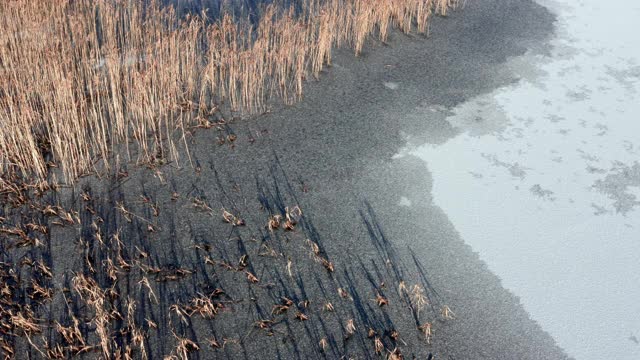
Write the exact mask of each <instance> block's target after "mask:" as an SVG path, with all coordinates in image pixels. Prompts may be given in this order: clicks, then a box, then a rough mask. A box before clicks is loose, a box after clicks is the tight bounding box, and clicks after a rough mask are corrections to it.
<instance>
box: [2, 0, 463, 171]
mask: <svg viewBox="0 0 640 360" xmlns="http://www.w3.org/2000/svg"><path fill="white" fill-rule="evenodd" d="M455 5H457V0H304V1H303V2H302V7H301V10H298V11H294V9H293V8H290V9H283V8H282V7H279V6H278V5H273V4H270V5H267V6H266V7H264V8H263V9H262V11H261V17H260V19H259V20H258V21H257V23H251V22H250V21H249V20H247V19H237V18H233V17H232V16H231V15H229V14H226V15H221V17H220V18H219V19H218V20H216V21H211V19H208V18H207V16H206V13H203V14H202V15H200V16H195V15H190V16H186V17H182V18H181V17H180V16H178V15H177V14H176V11H175V10H174V9H173V8H172V7H163V6H161V5H160V2H159V0H150V1H146V2H141V1H128V2H121V1H111V0H78V1H71V0H51V1H40V0H13V1H9V2H3V3H2V4H0V169H1V171H2V173H8V172H19V173H21V174H22V175H23V176H24V177H26V178H35V179H44V178H46V175H47V169H48V167H50V166H52V165H53V163H52V162H51V161H50V160H51V159H53V160H54V161H55V163H56V165H59V166H60V167H61V169H62V171H63V175H64V177H65V180H67V181H73V180H74V179H76V178H77V177H79V176H81V175H83V174H86V173H88V172H92V171H94V170H95V169H96V166H98V165H97V164H96V163H97V161H98V160H100V162H101V166H102V167H103V168H105V169H109V168H111V167H113V166H114V164H111V163H110V155H112V154H113V153H114V152H120V151H124V153H126V155H127V157H128V159H129V160H135V161H137V162H139V163H151V164H156V163H157V162H158V161H160V162H165V161H167V160H178V159H179V156H178V151H177V145H176V143H175V141H176V139H182V141H184V142H185V145H186V139H185V133H187V132H188V131H189V128H190V127H192V126H194V125H197V124H198V121H199V120H198V119H202V118H203V117H206V116H211V115H212V114H213V112H215V111H216V109H217V104H219V103H221V102H225V103H226V104H228V105H229V106H230V108H231V110H234V111H239V112H243V113H247V114H252V113H258V112H260V111H263V110H264V109H265V106H266V101H268V100H269V99H272V98H280V99H281V100H282V101H284V102H285V103H287V104H291V103H293V102H295V101H297V100H299V99H300V97H301V96H302V85H303V82H304V80H305V79H306V78H307V75H308V73H311V74H312V75H313V76H314V77H316V78H317V77H318V76H319V74H320V72H321V70H322V68H323V66H324V65H325V64H329V63H330V62H331V51H332V48H334V47H339V46H343V45H349V46H351V47H352V48H353V49H354V51H355V53H356V54H359V53H361V51H362V48H363V46H364V44H365V41H366V39H367V38H368V36H370V35H371V34H377V36H378V37H379V38H380V39H381V40H382V41H384V40H386V39H387V35H388V30H389V28H390V27H391V26H393V27H397V28H399V29H400V30H401V31H403V32H409V31H412V30H413V29H414V28H415V29H416V30H417V31H418V32H422V33H424V32H426V31H427V30H428V19H429V16H430V15H431V14H432V12H436V13H439V14H442V15H445V14H446V13H447V10H448V9H449V8H450V7H452V6H455ZM117 145H121V146H122V148H120V147H117Z"/></svg>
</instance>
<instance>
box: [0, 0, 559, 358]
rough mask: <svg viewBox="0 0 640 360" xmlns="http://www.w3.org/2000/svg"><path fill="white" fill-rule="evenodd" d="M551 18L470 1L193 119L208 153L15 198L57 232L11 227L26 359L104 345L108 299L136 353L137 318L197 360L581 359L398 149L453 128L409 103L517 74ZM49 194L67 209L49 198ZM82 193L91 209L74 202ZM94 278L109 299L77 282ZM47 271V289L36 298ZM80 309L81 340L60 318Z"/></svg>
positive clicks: (196, 139)
mask: <svg viewBox="0 0 640 360" xmlns="http://www.w3.org/2000/svg"><path fill="white" fill-rule="evenodd" d="M552 31H553V17H552V15H551V14H550V13H549V12H547V11H546V10H545V9H544V8H542V7H540V6H539V5H536V4H535V3H533V2H532V1H524V0H522V1H519V0H512V1H501V0H483V1H469V2H468V4H467V6H466V8H465V9H463V10H460V11H457V12H455V13H452V15H451V16H450V17H448V18H437V19H434V21H433V23H432V31H431V34H430V36H429V38H428V39H424V38H423V37H412V36H405V35H400V34H394V35H393V36H392V38H391V39H390V42H389V44H388V45H385V44H371V45H370V46H369V47H368V50H367V52H366V53H365V54H363V55H362V56H361V57H360V58H354V57H353V56H352V55H351V54H350V53H349V52H348V51H338V53H337V56H336V58H335V60H334V66H333V67H331V68H330V69H329V70H328V71H327V72H326V73H325V74H324V75H323V77H322V80H321V81H320V82H319V83H310V84H308V86H307V90H306V94H305V99H304V100H303V101H302V102H301V103H299V104H296V105H295V106H291V107H276V108H274V109H273V110H272V111H271V112H270V113H268V114H265V115H262V116H259V117H257V118H249V119H235V120H232V121H228V122H227V123H226V124H224V125H221V126H220V129H218V130H216V129H209V130H197V131H196V132H195V133H194V136H193V137H192V138H190V140H189V141H190V143H191V144H190V152H191V158H192V160H193V164H194V167H191V166H189V165H187V164H184V165H183V166H181V167H177V166H175V164H168V165H165V166H163V167H160V168H157V169H149V168H136V167H134V166H128V168H126V167H123V168H122V169H121V170H120V171H118V174H114V176H113V177H111V178H103V179H96V178H93V177H87V178H84V179H81V181H80V182H79V184H77V186H76V187H75V189H71V188H62V189H60V190H59V191H58V192H57V193H54V192H49V193H47V194H46V195H44V196H43V197H42V198H41V199H39V200H36V202H37V203H39V205H37V206H36V207H35V208H31V209H28V208H21V209H13V210H11V209H9V206H8V205H7V206H5V208H4V210H3V212H4V214H0V215H1V216H4V217H6V220H5V221H4V224H3V226H4V227H5V228H6V229H12V228H15V226H16V225H17V224H18V223H23V224H26V223H29V222H31V223H37V224H45V225H46V226H47V227H48V229H49V230H48V231H47V233H46V234H42V233H40V232H39V230H40V229H38V228H37V227H35V226H32V227H31V228H28V227H25V233H26V234H27V238H30V239H33V238H39V239H40V240H41V242H42V245H40V246H33V244H20V239H21V238H20V236H16V235H10V234H6V233H3V234H0V236H2V250H3V251H2V259H0V261H1V262H2V269H1V270H2V273H1V275H2V276H3V283H4V284H8V286H9V288H10V289H11V290H10V291H8V292H3V300H2V303H3V306H7V307H10V306H12V305H11V304H12V303H18V302H21V303H22V304H23V306H22V308H15V309H13V312H11V313H12V314H18V313H19V311H20V309H22V312H24V311H25V310H24V309H25V305H24V304H25V302H26V304H28V305H29V308H30V309H31V310H33V313H34V317H35V318H37V319H39V321H40V322H41V324H43V331H42V332H41V333H38V332H37V331H33V332H27V333H26V335H29V336H28V338H30V339H31V341H32V342H33V343H34V344H35V345H36V346H30V345H29V344H28V341H27V336H25V332H24V331H17V330H15V329H13V330H11V331H4V332H5V334H4V335H3V340H4V341H5V343H6V344H9V345H13V346H15V348H16V351H19V353H18V355H16V358H40V357H42V354H41V353H39V352H38V350H36V349H35V348H36V347H39V348H41V349H42V348H44V347H45V345H47V346H48V348H50V349H54V348H55V347H56V344H59V345H60V347H61V348H62V353H63V354H64V355H63V356H64V357H66V356H69V355H71V353H72V350H73V349H74V347H75V350H79V349H81V348H82V347H83V345H86V346H87V348H85V350H86V352H85V353H83V354H80V355H79V356H80V357H87V358H94V357H97V356H98V355H99V354H100V352H101V351H102V350H101V349H100V348H93V347H91V346H92V345H94V344H97V343H98V342H99V336H98V335H99V334H98V333H99V332H100V331H98V330H99V329H97V328H96V321H95V315H96V311H98V312H103V313H105V314H107V315H106V316H107V318H108V319H109V321H110V322H109V324H108V325H107V328H108V329H109V332H110V335H109V338H111V339H112V340H111V341H110V342H109V345H108V348H106V349H105V350H104V351H105V352H111V353H113V352H115V351H116V349H120V351H123V349H126V347H127V346H128V345H129V346H130V347H131V355H132V357H133V358H140V357H142V351H141V346H140V345H141V344H140V343H138V342H136V341H135V339H134V336H135V334H136V332H141V333H143V334H146V336H144V338H145V340H144V342H143V343H142V345H144V348H145V351H146V354H147V355H148V357H149V358H153V359H156V358H163V357H165V356H168V355H171V354H172V355H176V356H180V353H179V352H178V351H177V350H179V349H176V347H177V346H178V345H179V341H180V340H182V339H188V340H189V341H192V343H190V342H185V341H183V345H185V349H186V350H190V351H189V353H188V356H189V357H190V358H194V359H195V358H202V359H209V358H214V357H228V358H251V359H254V358H255V359H258V358H269V359H270V358H282V359H295V358H300V359H307V358H329V359H338V358H341V357H343V356H344V357H345V358H358V359H359V358H376V357H378V356H380V355H377V354H376V350H379V351H381V353H384V354H385V356H388V355H389V354H390V353H391V352H393V351H394V349H396V351H397V352H401V353H402V354H403V355H404V357H405V358H417V359H428V358H431V357H432V356H435V358H444V359H447V358H449V359H475V358H485V359H540V358H544V359H564V358H566V355H565V354H564V352H563V351H562V350H561V349H559V348H558V347H557V346H556V345H555V343H554V341H553V339H552V338H551V337H550V336H548V334H546V333H545V332H543V331H542V330H541V329H540V327H539V326H538V325H537V324H536V323H535V322H534V321H532V320H531V319H530V318H529V317H528V315H527V314H526V312H525V311H524V310H523V309H522V307H521V306H520V304H519V302H518V299H517V298H516V297H514V296H513V295H512V294H510V293H509V292H508V291H506V290H505V289H504V288H503V287H502V286H501V284H500V280H499V279H498V278H497V277H496V276H495V275H493V274H492V273H490V272H489V271H488V270H487V268H486V266H485V264H484V263H482V262H481V261H480V260H479V259H478V257H477V255H476V254H475V253H473V252H472V251H471V249H470V248H469V247H468V246H466V245H465V244H464V242H463V240H462V239H460V237H459V236H458V234H457V232H456V230H455V229H454V228H453V226H452V225H451V223H450V222H449V221H448V219H447V217H446V215H445V214H444V213H443V212H442V211H441V210H440V209H439V208H437V207H435V206H434V205H433V204H432V201H431V198H430V195H429V194H430V188H431V184H430V183H429V181H428V179H430V175H429V171H428V169H427V168H426V167H425V166H424V163H423V162H421V161H420V160H418V159H412V158H411V157H404V158H402V159H392V156H393V155H394V154H396V153H398V151H399V150H400V149H401V148H402V147H403V146H404V145H405V140H404V137H403V134H404V133H424V132H431V133H437V134H442V136H443V137H445V136H446V135H447V134H449V133H451V132H452V131H454V130H453V129H452V128H451V127H450V126H449V125H448V124H447V123H446V122H444V121H441V120H436V119H434V121H427V122H425V121H424V119H412V118H409V117H406V118H405V117H403V114H405V113H408V112H409V110H411V109H413V108H415V107H418V106H427V105H441V106H445V107H452V106H454V105H456V104H457V103H460V102H462V101H464V100H466V99H468V98H470V97H473V96H476V95H478V94H481V93H484V92H487V91H490V90H491V89H494V88H495V87H497V86H501V85H504V84H506V83H509V82H511V81H513V80H514V77H513V76H512V75H511V74H509V73H508V71H507V70H505V69H504V68H502V67H501V65H502V64H503V63H504V62H505V61H506V59H507V58H508V57H509V56H515V55H520V54H522V53H523V52H524V51H526V50H527V49H529V48H532V47H536V48H538V49H543V48H544V45H545V41H546V40H547V39H548V37H549V36H550V35H551V33H552ZM385 83H387V86H385ZM390 83H397V84H401V87H400V88H398V89H396V90H394V91H390V89H389V88H388V86H389V85H388V84H390ZM228 118H231V116H229V117H228ZM230 135H231V136H230ZM233 138H235V141H232V142H231V141H230V139H233ZM222 139H224V142H223V141H222ZM125 172H126V173H125ZM425 179H426V180H425ZM402 197H406V198H408V199H409V200H410V201H411V203H412V204H413V205H412V206H411V207H406V206H402V205H401V204H400V199H401V198H402ZM47 204H51V205H54V206H60V207H53V208H49V209H48V211H42V210H43V209H45V208H46V205H47ZM71 209H74V211H77V216H76V215H73V213H72V215H71V218H70V219H67V218H66V216H65V213H66V212H68V211H70V210H71ZM222 209H225V210H226V211H228V212H229V213H228V214H227V219H228V220H229V221H230V222H231V223H229V222H226V221H225V219H224V218H223V210H222ZM298 209H300V210H301V212H299V211H298ZM45 213H47V214H45ZM287 213H288V214H289V215H290V218H291V224H289V225H290V229H289V230H287V229H285V223H286V215H287ZM275 216H281V217H282V218H281V219H280V224H279V226H278V227H276V226H275V225H276V224H275V223H273V222H272V223H271V225H272V227H271V229H270V228H269V226H268V225H269V222H270V219H271V220H274V217H275ZM240 219H241V220H242V221H240ZM234 222H235V223H236V224H235V225H236V226H234V224H233V223H234ZM23 240H24V239H23ZM18 245H24V246H21V247H18ZM39 263H42V264H44V265H45V267H49V268H50V269H51V273H52V274H51V276H49V275H48V274H47V271H45V270H43V267H42V266H39V265H38V264H39ZM80 275H82V276H83V277H85V278H86V279H93V280H87V281H86V282H85V284H84V285H85V286H88V287H89V288H92V286H93V285H92V284H93V282H92V281H95V284H96V286H95V288H96V289H97V288H100V289H102V290H100V291H98V292H97V294H98V297H104V299H105V301H104V302H103V303H100V304H99V305H96V304H95V303H92V299H94V298H93V296H96V295H95V294H96V293H94V294H91V293H89V292H88V291H77V290H76V288H77V287H78V286H79V285H81V284H80V283H78V280H79V279H80ZM74 278H75V279H76V282H75V283H74V282H73V279H74ZM145 279H146V280H145ZM147 283H148V284H149V285H148V286H147V285H146V284H147ZM34 284H35V285H34ZM87 284H88V285H87ZM36 285H37V286H36ZM38 286H39V287H43V288H51V289H52V290H53V294H51V299H48V295H43V294H40V295H35V296H31V297H30V296H29V294H30V293H32V291H33V289H34V288H35V287H38ZM416 286H417V287H416ZM405 289H406V290H405ZM63 295H64V296H63ZM422 297H424V300H426V303H425V304H421V303H420V301H419V300H420V299H421V298H422ZM65 299H66V300H67V301H66V303H67V304H68V305H65ZM198 301H201V302H198ZM129 304H134V305H135V308H133V309H132V307H128V305H129ZM203 304H207V305H208V306H209V307H208V308H207V309H205V306H204V305H203ZM328 304H331V305H332V306H329V305H328ZM329 308H333V311H330V309H329ZM448 309H450V310H451V311H452V313H449V312H448V311H447V310H448ZM207 311H208V312H207ZM74 319H77V321H78V329H79V332H80V333H81V334H82V335H83V338H84V339H86V342H85V344H82V342H81V341H79V340H77V339H76V340H73V339H64V337H63V336H62V333H61V331H59V329H60V327H59V326H57V324H60V325H61V326H62V327H63V328H70V327H72V325H73V323H74ZM7 321H8V320H7V319H3V323H6V322H7ZM427 324H429V325H427ZM429 326H430V329H431V330H432V333H431V334H430V335H429V334H425V330H426V329H428V328H429ZM421 329H422V331H421ZM427 335H429V336H427ZM376 340H379V342H376ZM376 344H377V345H378V349H376ZM380 346H382V348H380ZM196 347H198V348H199V350H196ZM43 351H46V350H43Z"/></svg>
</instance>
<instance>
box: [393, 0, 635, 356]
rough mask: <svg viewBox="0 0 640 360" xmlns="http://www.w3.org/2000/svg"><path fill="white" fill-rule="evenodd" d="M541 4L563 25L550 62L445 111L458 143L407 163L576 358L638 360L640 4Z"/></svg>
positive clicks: (529, 66) (546, 58) (419, 153)
mask: <svg viewBox="0 0 640 360" xmlns="http://www.w3.org/2000/svg"><path fill="white" fill-rule="evenodd" d="M540 3H542V4H543V5H545V6H548V7H550V9H551V10H552V11H554V12H555V13H556V14H557V15H558V24H557V25H558V32H557V36H556V38H555V39H554V40H553V41H552V43H551V45H552V51H551V54H550V55H541V54H537V53H533V52H532V53H528V54H526V55H525V56H522V57H518V58H514V59H511V60H510V61H509V62H508V64H507V66H508V67H509V68H510V70H511V71H513V72H514V73H516V74H517V75H518V76H519V77H520V81H519V82H518V83H516V84H514V85H512V86H508V87H505V88H501V89H498V90H496V91H495V92H493V93H491V94H487V95H484V96H481V97H479V98H475V99H473V100H472V101H468V102H466V103H464V104H462V105H460V106H458V107H456V108H454V109H444V108H443V109H437V108H435V109H436V112H440V113H441V115H442V116H445V117H446V119H447V121H448V122H449V123H450V124H451V125H452V126H454V127H455V128H457V129H458V130H460V133H459V135H457V136H455V137H453V138H451V139H449V140H448V141H447V142H445V143H444V144H442V145H431V144H429V143H430V142H429V141H427V143H428V145H422V146H417V147H409V148H407V149H405V150H404V151H403V152H402V153H401V154H399V155H398V156H403V155H412V156H416V157H419V158H421V159H423V160H424V161H426V162H427V163H428V166H429V169H430V171H431V172H432V174H433V178H434V187H433V197H434V201H435V203H436V204H437V205H438V206H440V207H441V208H442V209H443V210H444V211H445V212H446V213H447V215H448V216H449V218H450V219H451V221H452V222H453V224H454V225H455V226H456V228H457V230H458V231H459V232H460V234H461V235H462V237H463V238H464V239H465V241H466V242H467V243H468V244H469V245H471V246H472V247H473V248H474V249H475V250H476V251H478V252H479V253H480V256H481V257H482V258H483V259H484V260H485V261H486V262H487V263H488V265H489V267H490V269H491V270H492V271H494V272H495V273H496V274H497V275H498V276H500V277H501V278H502V280H503V283H504V285H505V287H507V288H508V289H510V290H512V291H513V292H514V293H515V294H516V295H518V296H519V297H520V298H521V300H522V303H523V304H524V306H525V308H526V309H527V310H528V311H529V312H530V313H531V315H532V317H533V318H534V319H535V320H537V321H538V322H540V324H541V325H542V327H543V328H544V329H545V330H547V331H549V332H550V333H551V334H552V335H553V336H554V338H555V339H556V340H557V341H558V343H559V345H560V346H562V347H563V348H565V349H566V351H567V352H568V353H569V354H570V355H572V356H575V357H576V358H578V359H586V358H590V357H592V356H593V354H596V353H597V354H606V356H608V357H611V358H615V359H638V358H640V346H639V345H638V344H637V343H636V342H634V341H631V340H630V339H632V338H633V337H640V302H638V301H637V299H638V298H640V271H639V270H640V265H639V261H640V236H639V234H640V196H639V192H638V190H637V189H638V186H640V156H639V153H640V151H639V149H640V135H638V134H640V121H638V120H640V119H638V117H639V116H640V44H639V43H638V39H637V36H636V35H635V32H634V31H633V29H634V27H633V22H634V21H635V19H637V18H638V17H639V15H640V4H639V3H637V2H632V1H623V0H615V1H611V2H601V1H595V0H589V1H580V2H569V1H567V0H564V1H563V2H562V3H560V2H551V1H542V0H541V1H540ZM416 112H418V113H419V114H423V116H424V117H425V119H427V120H426V121H428V119H429V117H430V116H433V115H432V114H430V112H428V111H424V109H423V108H417V109H416ZM420 142H422V143H424V141H414V142H412V141H410V143H420Z"/></svg>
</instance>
